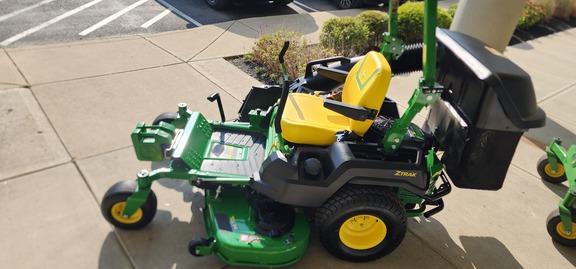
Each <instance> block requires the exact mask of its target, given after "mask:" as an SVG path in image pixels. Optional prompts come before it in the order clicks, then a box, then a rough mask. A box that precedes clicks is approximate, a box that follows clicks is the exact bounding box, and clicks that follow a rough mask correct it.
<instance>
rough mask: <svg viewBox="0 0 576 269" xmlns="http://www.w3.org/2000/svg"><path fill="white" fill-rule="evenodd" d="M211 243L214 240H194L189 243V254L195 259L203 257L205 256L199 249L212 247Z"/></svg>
mask: <svg viewBox="0 0 576 269" xmlns="http://www.w3.org/2000/svg"><path fill="white" fill-rule="evenodd" d="M210 243H212V240H210V239H207V238H201V237H197V238H194V239H192V240H191V241H190V243H188V252H190V254H192V256H194V257H202V256H204V255H202V254H199V253H198V249H197V247H207V246H210Z"/></svg>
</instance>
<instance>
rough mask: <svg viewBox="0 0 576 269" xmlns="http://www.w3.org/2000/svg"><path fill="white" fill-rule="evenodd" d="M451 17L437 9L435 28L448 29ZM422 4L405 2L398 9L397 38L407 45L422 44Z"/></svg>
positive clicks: (444, 11)
mask: <svg viewBox="0 0 576 269" xmlns="http://www.w3.org/2000/svg"><path fill="white" fill-rule="evenodd" d="M451 23H452V17H451V16H450V14H448V12H447V11H446V10H444V9H443V8H441V7H438V20H437V26H438V27H440V28H448V27H450V24H451ZM423 29H424V3H423V2H406V3H405V4H403V5H401V6H400V7H399V8H398V36H399V37H400V38H401V39H402V40H403V41H404V42H406V43H407V44H410V43H417V42H422V34H423V32H424V30H423Z"/></svg>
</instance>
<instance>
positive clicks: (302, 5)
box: [292, 1, 319, 12]
mask: <svg viewBox="0 0 576 269" xmlns="http://www.w3.org/2000/svg"><path fill="white" fill-rule="evenodd" d="M292 3H294V4H296V5H299V6H301V7H303V8H307V9H309V10H310V11H312V12H318V11H319V10H317V9H313V8H311V7H309V6H307V5H304V4H302V3H300V2H298V1H294V2H292Z"/></svg>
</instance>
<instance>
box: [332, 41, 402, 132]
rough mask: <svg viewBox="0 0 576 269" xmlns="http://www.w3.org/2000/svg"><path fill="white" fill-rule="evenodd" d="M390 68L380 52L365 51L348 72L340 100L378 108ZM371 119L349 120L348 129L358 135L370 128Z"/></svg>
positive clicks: (387, 82) (381, 101)
mask: <svg viewBox="0 0 576 269" xmlns="http://www.w3.org/2000/svg"><path fill="white" fill-rule="evenodd" d="M391 77H392V70H391V68H390V65H389V64H388V61H386V58H384V56H382V54H380V53H378V52H375V51H371V52H369V53H367V54H366V55H365V56H364V57H363V58H362V59H361V60H360V61H359V62H357V63H356V64H355V65H354V67H352V70H350V72H349V73H348V77H346V81H345V82H344V89H343V90H342V102H344V103H347V104H351V105H357V106H361V107H365V108H370V109H374V110H380V107H381V106H382V103H383V102H384V98H385V97H386V92H387V91H388V86H389V85H390V79H391ZM372 123H373V120H366V121H363V122H362V121H355V120H350V130H351V131H353V132H354V133H355V134H357V135H359V136H363V135H364V133H365V132H366V131H367V130H368V128H370V126H371V125H372Z"/></svg>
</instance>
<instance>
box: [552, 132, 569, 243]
mask: <svg viewBox="0 0 576 269" xmlns="http://www.w3.org/2000/svg"><path fill="white" fill-rule="evenodd" d="M546 155H547V156H548V162H549V163H550V168H551V169H552V171H554V172H556V171H557V169H558V163H560V164H562V166H564V172H565V173H566V179H567V180H568V191H567V192H566V195H564V198H563V199H562V200H560V201H559V202H558V211H559V212H560V220H562V225H563V226H564V231H566V233H567V234H572V233H574V232H576V231H573V230H572V217H573V216H572V208H573V206H574V204H575V203H576V145H571V146H570V147H569V148H568V149H567V150H566V149H565V148H564V147H563V146H562V145H561V142H560V140H558V139H554V140H552V142H551V143H550V145H548V146H546Z"/></svg>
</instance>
